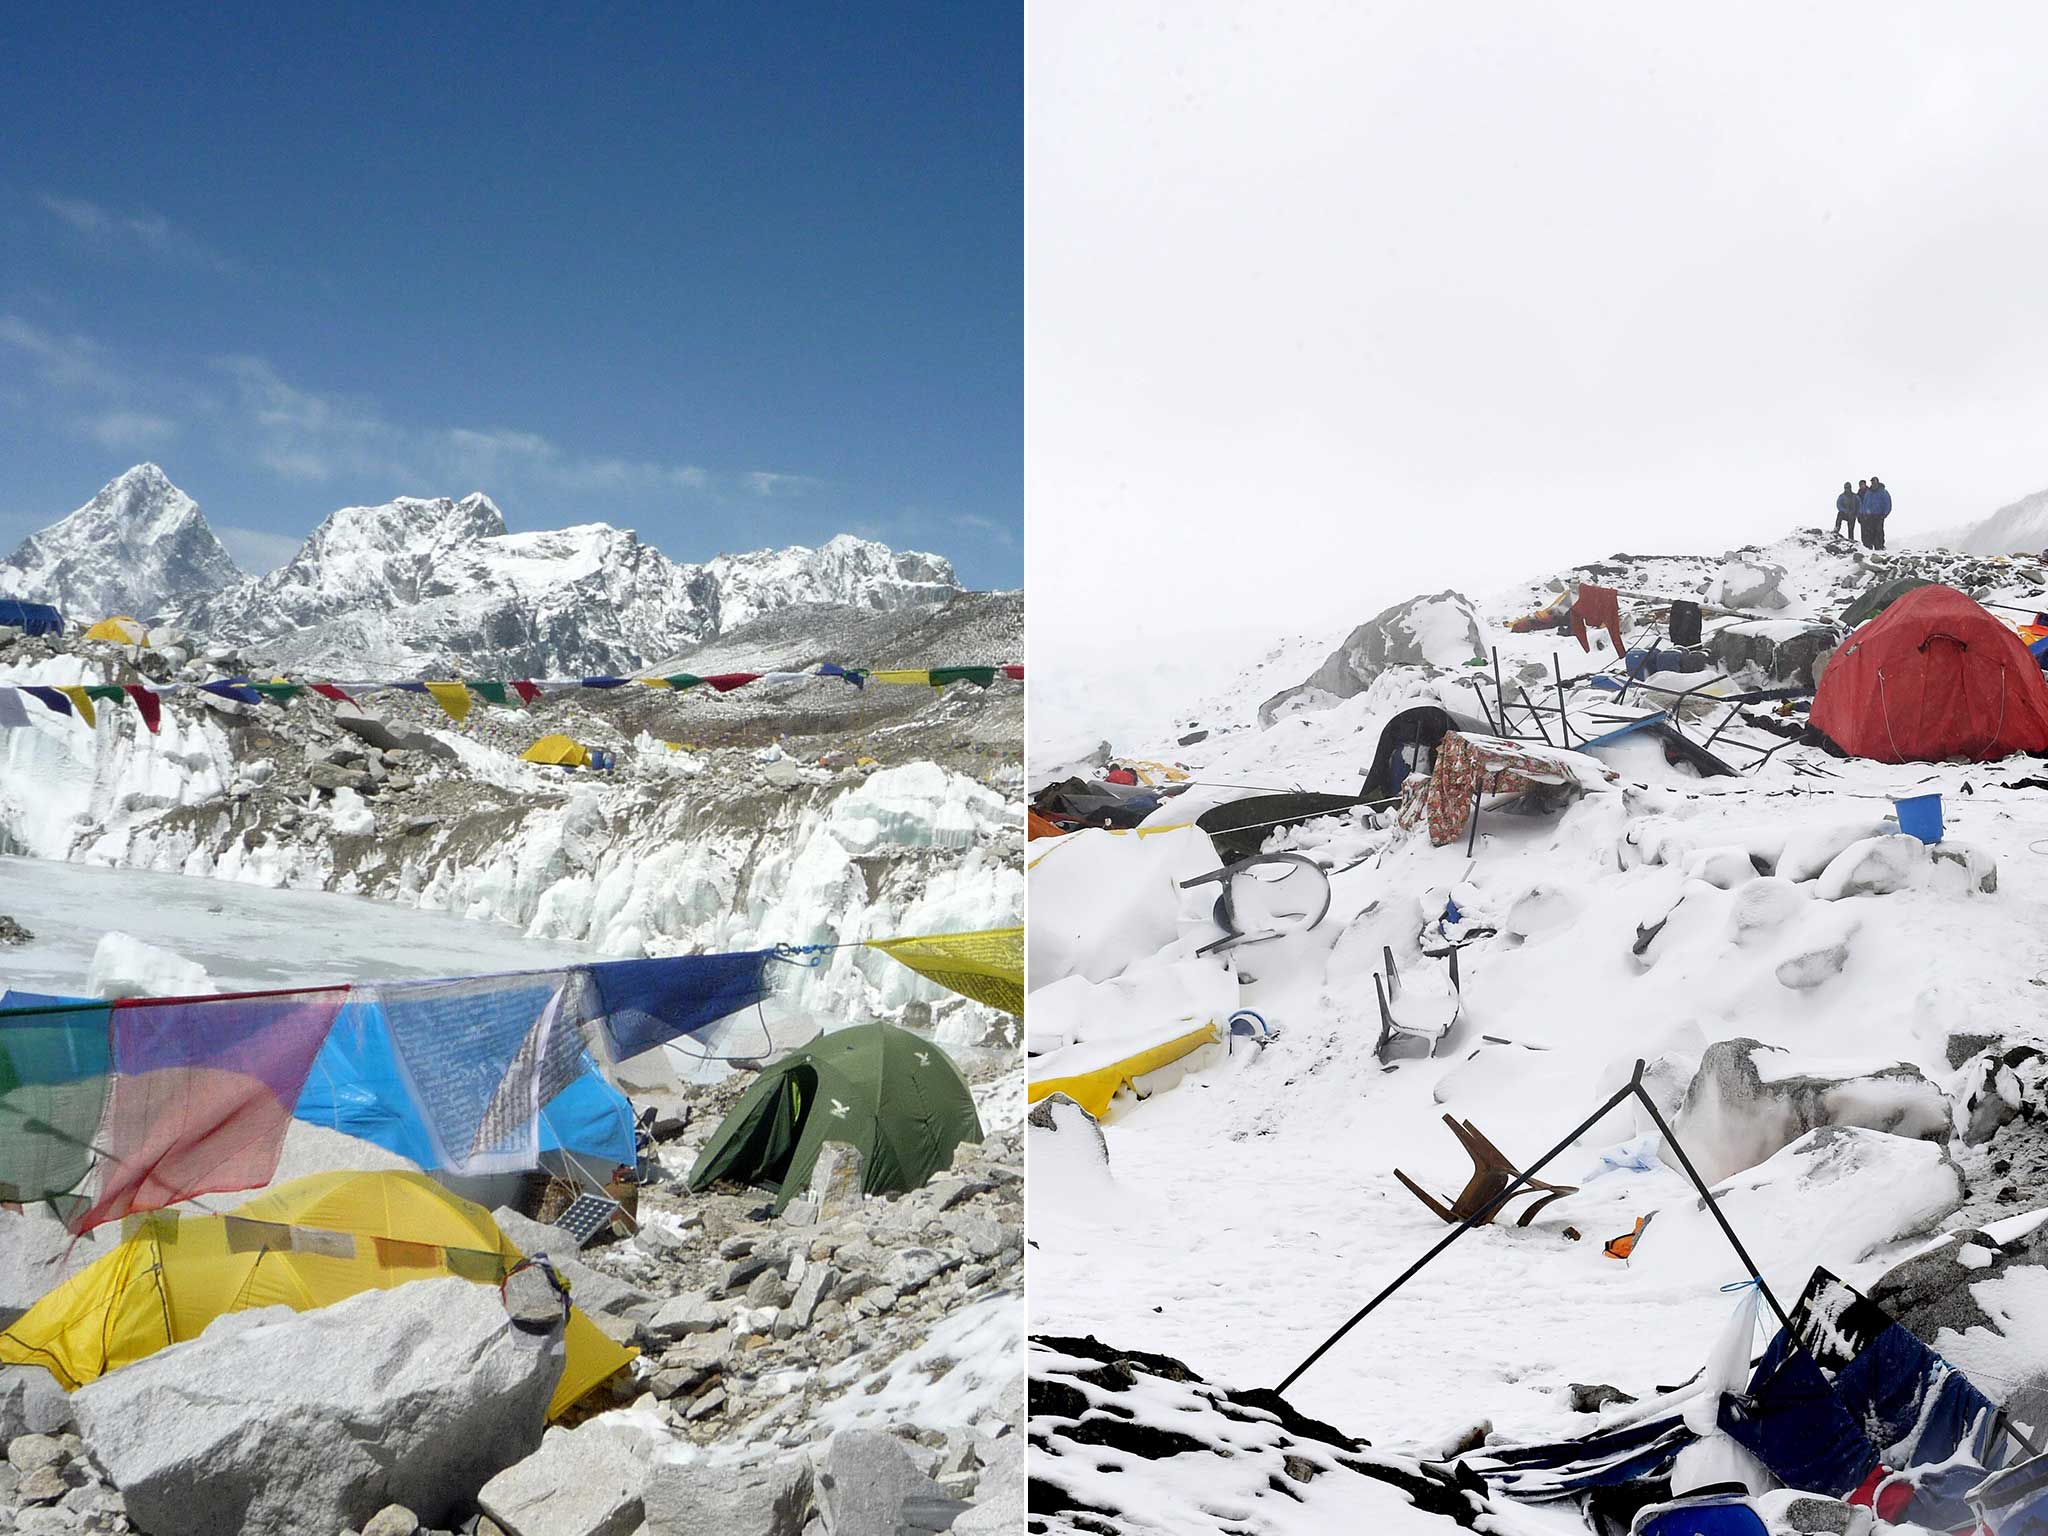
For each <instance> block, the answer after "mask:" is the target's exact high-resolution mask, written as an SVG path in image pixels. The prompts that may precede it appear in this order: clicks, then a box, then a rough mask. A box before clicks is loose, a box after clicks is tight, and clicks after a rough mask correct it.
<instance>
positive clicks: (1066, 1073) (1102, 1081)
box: [1025, 1021, 1222, 1120]
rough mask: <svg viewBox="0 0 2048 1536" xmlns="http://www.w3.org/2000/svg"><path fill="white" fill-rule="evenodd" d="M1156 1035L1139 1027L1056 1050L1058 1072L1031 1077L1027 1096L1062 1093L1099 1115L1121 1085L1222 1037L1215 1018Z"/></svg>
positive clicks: (1034, 1100) (1180, 1024)
mask: <svg viewBox="0 0 2048 1536" xmlns="http://www.w3.org/2000/svg"><path fill="white" fill-rule="evenodd" d="M1157 1034H1158V1035H1159V1038H1157V1039H1154V1040H1152V1041H1150V1042H1149V1043H1145V1042H1144V1041H1143V1039H1142V1032H1140V1033H1139V1034H1138V1035H1135V1036H1125V1037H1120V1038H1118V1039H1116V1040H1114V1041H1110V1042H1105V1043H1104V1044H1103V1045H1101V1046H1099V1047H1087V1046H1068V1047H1066V1048H1065V1049H1064V1050H1061V1051H1058V1052H1055V1053H1054V1058H1055V1060H1056V1062H1057V1068H1056V1069H1057V1072H1058V1075H1057V1076H1051V1075H1048V1076H1045V1077H1039V1078H1033V1079H1032V1080H1031V1083H1030V1086H1029V1088H1028V1089H1027V1090H1026V1092H1025V1097H1026V1098H1027V1099H1028V1100H1029V1101H1030V1102H1031V1103H1033V1104H1036V1103H1037V1102H1038V1101H1039V1100H1040V1099H1049V1098H1051V1097H1052V1096H1053V1095H1054V1094H1056V1093H1063V1094H1065V1095H1066V1096H1067V1097H1068V1098H1070V1099H1072V1100H1073V1101H1074V1102H1075V1103H1076V1104H1079V1105H1080V1106H1081V1107H1082V1108H1083V1109H1085V1110H1087V1111H1088V1113H1089V1114H1091V1115H1093V1116H1094V1117H1095V1118H1096V1119H1098V1120H1100V1119H1102V1118H1103V1116H1105V1115H1107V1114H1108V1113H1109V1106H1110V1101H1111V1100H1113V1099H1114V1098H1115V1097H1116V1096H1117V1094H1118V1093H1119V1092H1121V1091H1122V1090H1123V1089H1125V1088H1128V1087H1130V1086H1131V1085H1132V1084H1134V1083H1136V1082H1137V1081H1138V1080H1139V1079H1141V1078H1143V1077H1145V1076H1146V1074H1148V1073H1152V1072H1157V1071H1159V1070H1161V1069H1162V1068H1164V1067H1170V1066H1172V1065H1173V1064H1174V1063H1175V1062H1177V1061H1180V1060H1181V1059H1183V1058H1184V1057H1188V1056H1192V1055H1193V1054H1194V1053H1195V1052H1196V1051H1199V1050H1200V1049H1201V1048H1202V1047H1203V1046H1205V1045H1214V1044H1216V1042H1217V1041H1218V1040H1220V1039H1221V1038H1222V1036H1221V1035H1220V1034H1219V1033H1218V1031H1217V1028H1216V1026H1215V1024H1214V1023H1213V1022H1212V1023H1207V1024H1198V1025H1196V1026H1195V1027H1194V1028H1193V1029H1189V1028H1187V1027H1186V1025H1185V1021H1171V1022H1168V1023H1166V1024H1164V1026H1163V1027H1162V1028H1161V1029H1160V1030H1159V1031H1157ZM1119 1053H1121V1054H1119ZM1090 1055H1092V1056H1094V1057H1096V1058H1098V1061H1097V1062H1096V1063H1093V1064H1091V1063H1088V1062H1087V1061H1086V1060H1085V1059H1084V1058H1086V1057H1088V1056H1090ZM1050 1064H1051V1063H1048V1065H1050ZM1034 1065H1036V1063H1034Z"/></svg>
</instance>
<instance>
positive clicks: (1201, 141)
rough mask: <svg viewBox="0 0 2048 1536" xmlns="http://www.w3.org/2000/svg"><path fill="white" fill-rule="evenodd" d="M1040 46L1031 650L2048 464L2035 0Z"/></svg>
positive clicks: (1574, 554)
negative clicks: (1881, 484) (1870, 483)
mask: <svg viewBox="0 0 2048 1536" xmlns="http://www.w3.org/2000/svg"><path fill="white" fill-rule="evenodd" d="M1026 57H1027V71H1026V112H1027V124H1026V227H1025V239H1026V248H1027V266H1026V283H1027V289H1026V315H1027V318H1026V343H1027V346H1026V409H1027V414H1026V445H1025V454H1026V497H1027V500H1026V516H1027V544H1028V555H1027V562H1028V573H1029V576H1028V579H1029V593H1030V642H1031V653H1030V659H1031V665H1032V668H1033V669H1034V677H1035V678H1037V679H1040V680H1044V681H1045V682H1047V683H1048V684H1069V683H1079V682H1080V681H1081V680H1082V679H1083V677H1084V675H1085V674H1087V673H1089V672H1099V671H1100V670H1101V668H1102V666H1103V664H1104V662H1105V661H1107V662H1111V663H1114V662H1115V661H1116V659H1117V657H1118V655H1119V654H1121V655H1122V656H1123V657H1124V658H1125V660H1128V659H1129V657H1130V655H1131V654H1132V653H1133V651H1148V650H1149V651H1157V652H1162V653H1165V652H1172V651H1175V650H1176V649H1177V648H1179V647H1180V646H1181V644H1182V642H1181V640H1180V637H1181V636H1182V635H1184V634H1186V633H1188V632H1189V631H1192V630H1194V629H1196V628H1198V627H1200V626H1202V625H1204V624H1206V623H1208V622H1210V621H1211V620H1214V619H1216V618H1218V617H1220V616H1223V615H1229V616H1230V618H1231V620H1232V622H1233V623H1234V625H1236V626H1237V627H1239V628H1249V629H1253V630H1255V629H1257V628H1258V627H1260V626H1263V625H1265V624H1267V623H1269V622H1270V624H1271V625H1272V626H1273V627H1274V628H1276V629H1290V628H1291V629H1295V630H1299V629H1300V628H1302V627H1304V626H1305V625H1307V624H1310V623H1312V622H1321V623H1326V624H1340V623H1353V622H1356V621H1358V620H1360V619H1363V618H1365V617H1368V616H1369V615H1370V614H1371V613H1372V612H1373V611H1376V609H1377V608H1378V607H1380V606H1383V605H1384V603H1385V602H1386V601H1387V600H1390V599H1391V598H1397V597H1400V596H1405V595H1407V594H1408V593H1411V592H1414V591H1418V590H1425V589H1426V590H1437V589H1440V588H1442V587H1445V586H1458V587H1461V588H1464V589H1466V590H1469V591H1474V592H1476V593H1485V592H1488V591H1490V590H1494V589H1498V588H1499V587H1501V586H1503V585H1505V584H1506V583H1507V582H1508V581H1511V580H1513V579H1516V578H1518V577H1521V576H1524V575H1535V574H1538V573H1540V572H1543V571H1546V570H1549V569H1551V568H1554V567H1562V566H1566V565H1569V564H1571V563H1572V562H1575V561H1581V560H1588V559H1593V558H1597V557H1599V556H1601V555H1604V554H1607V553H1610V552H1613V551H1616V550H1622V549H1628V550H1635V551H1643V550H1679V549H1693V550H1707V551H1713V552H1718V551H1720V550H1722V549H1726V548H1728V547H1731V546H1733V545H1735V544H1739V543H1743V542H1746V541H1748V540H1752V539H1768V538H1772V537H1775V536H1777V535H1778V534H1780V533H1782V532H1783V531H1785V530H1787V529H1789V528H1791V527H1794V526H1799V525H1816V524H1822V523H1825V522H1827V521H1828V519H1829V518H1830V516H1831V514H1832V500H1833V497H1834V495H1835V493H1836V491H1837V490H1838V489H1839V488H1840V485H1841V482H1842V481H1843V480H1844V479H1861V478H1862V477H1864V476H1866V475H1869V474H1873V473H1875V474H1878V475H1881V476H1883V477H1884V479H1885V481H1886V483H1887V484H1888V485H1890V486H1891V487H1892V492H1893V496H1894V498H1895V504H1896V510H1895V513H1894V516H1893V518H1892V521H1891V537H1892V539H1893V541H1894V542H1898V541H1901V540H1905V539H1910V538H1911V537H1912V536H1914V535H1915V534H1916V533H1923V532H1927V531H1931V530H1934V529H1939V528H1944V527H1950V526H1954V525H1956V524H1958V523H1962V522H1965V521H1969V520H1973V519H1975V518H1978V517H1981V516H1983V515H1985V514H1987V513H1989V512H1990V511H1992V510H1993V509H1995V508H1996V507H1998V506H2001V505H2003V504H2005V503H2007V502H2010V501H2013V500H2015V499H2017V498H2019V497H2020V496H2023V495H2026V494H2028V493H2030V492H2033V491H2037V490H2040V489H2042V488H2043V487H2044V486H2048V366H2044V364H2048V91H2044V90H2043V88H2042V80H2041V74H2040V61H2041V60H2042V59H2043V58H2044V57H2048V8H2043V7H2040V6H2036V5H2031V4H2027V5H2022V4H2001V5H1975V6H1931V5H1930V6H1924V7H1913V8H1910V9H1909V8H1906V7H1894V6H1888V5H1869V4H1859V5H1849V4H1842V5H1835V4H1827V5H1791V4H1771V5H1751V6H1745V5H1723V6H1716V7H1710V8H1707V9H1700V8H1696V7H1668V6H1658V5H1642V4H1627V5H1622V4H1614V5H1592V4H1577V3H1575V4H1570V5H1562V4H1559V5H1543V4H1527V3H1523V4H1475V3H1461V4H1457V5H1445V4H1441V3H1426V4H1415V5H1368V4H1356V3H1343V4H1332V5H1320V4H1307V3H1295V4H1288V3H1274V0H1261V3H1257V4H1252V3H1244V4H1214V3H1209V4H1205V3H1199V0H1116V3H1114V4H1108V5H1104V4H1099V3H1094V0H1032V3H1031V5H1030V7H1029V9H1028V12H1027V18H1026ZM1236 659H1241V660H1248V659H1249V657H1239V658H1236ZM1033 692H1034V698H1033V710H1034V720H1033V726H1032V731H1033V735H1034V737H1037V736H1040V735H1041V734H1042V732H1043V731H1044V730H1045V729H1046V728H1047V727H1050V726H1052V725H1053V722H1051V721H1041V720H1039V719H1038V718H1036V712H1037V711H1038V709H1039V708H1040V703H1039V697H1040V695H1039V690H1038V689H1037V688H1036V687H1034V690H1033ZM1067 692H1068V689H1067V688H1066V687H1064V686H1056V687H1052V688H1049V689H1048V690H1047V693H1046V697H1047V698H1048V699H1056V698H1058V697H1060V696H1062V695H1064V694H1066V693H1067Z"/></svg>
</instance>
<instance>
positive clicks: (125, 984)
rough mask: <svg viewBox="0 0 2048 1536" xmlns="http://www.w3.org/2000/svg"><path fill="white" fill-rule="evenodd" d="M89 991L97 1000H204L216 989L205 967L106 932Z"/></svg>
mask: <svg viewBox="0 0 2048 1536" xmlns="http://www.w3.org/2000/svg"><path fill="white" fill-rule="evenodd" d="M85 985H86V989H87V990H88V991H90V992H91V993H92V994H93V996H95V997H110V998H122V997H203V996H205V995H206V994H208V993H210V992H212V991H213V990H214V986H213V978H212V977H211V976H209V975H207V974H206V967H205V966H203V965H200V964H199V963H198V962H197V961H193V960H187V959H186V958H185V957H184V956H182V955H179V954H174V953H173V952H172V951H170V950H168V949H164V948H162V947H160V946H158V945H155V944H150V943H147V942H145V941H144V940H142V939H138V938H136V937H135V936H134V935H133V934H128V933H107V934H102V935H101V936H100V942H99V945H98V947H96V948H95V949H94V950H93V952H92V969H91V970H90V971H88V972H87V973H86V978H85Z"/></svg>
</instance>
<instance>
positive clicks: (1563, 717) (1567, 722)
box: [1544, 651, 1572, 749]
mask: <svg viewBox="0 0 2048 1536" xmlns="http://www.w3.org/2000/svg"><path fill="white" fill-rule="evenodd" d="M1550 676H1551V678H1552V680H1553V681H1555V682H1556V684H1557V730H1558V734H1559V735H1561V736H1562V737H1564V744H1565V746H1566V748H1567V749H1569V748H1570V747H1571V744H1572V720H1571V716H1570V715H1569V714H1568V713H1567V712H1566V710H1565V707H1564V669H1563V668H1562V667H1560V666H1559V665H1558V664H1557V652H1555V651H1552V652H1551V653H1550ZM1544 739H1545V740H1548V739H1549V738H1548V737H1545V738H1544Z"/></svg>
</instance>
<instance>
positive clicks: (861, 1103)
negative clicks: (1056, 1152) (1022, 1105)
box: [688, 1023, 981, 1211]
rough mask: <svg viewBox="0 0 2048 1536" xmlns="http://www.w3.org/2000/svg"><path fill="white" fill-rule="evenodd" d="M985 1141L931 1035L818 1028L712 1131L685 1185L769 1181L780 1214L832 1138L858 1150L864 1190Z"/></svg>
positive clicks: (922, 1173)
mask: <svg viewBox="0 0 2048 1536" xmlns="http://www.w3.org/2000/svg"><path fill="white" fill-rule="evenodd" d="M980 1140H981V1119H980V1117H979V1116H978V1115H976V1113H975V1111H974V1096H973V1094H971V1093H969V1092H968V1089H967V1084H966V1082H965V1081H964V1080H963V1079H962V1078H961V1076H960V1072H959V1069H958V1068H956V1067H955V1066H954V1065H953V1063H952V1061H951V1060H949V1059H948V1057H947V1056H946V1053H945V1052H944V1051H942V1050H940V1049H939V1048H938V1047H937V1046H936V1045H933V1044H932V1043H931V1042H930V1041H929V1040H924V1039H921V1038H920V1037H918V1036H916V1035H913V1034H912V1033H911V1032H910V1031H909V1030H907V1029H899V1028H897V1027H896V1026H895V1025H894V1024H883V1023H874V1024H857V1025H855V1026H853V1027H852V1028H850V1029H841V1030H834V1031H833V1032H832V1033H830V1034H827V1035H821V1036H820V1037H819V1038H818V1039H816V1040H813V1041H812V1042H811V1043H810V1044H809V1045H806V1046H802V1047H800V1048H798V1049H797V1050H794V1051H791V1052H790V1053H789V1054H788V1055H787V1056H785V1057H783V1058H782V1059H781V1060H780V1061H778V1062H776V1063H774V1064H773V1065H772V1066H770V1067H768V1068H767V1069H766V1070H765V1071H763V1072H762V1073H761V1076H760V1078H759V1079H758V1080H757V1081H756V1082H755V1083H754V1085H753V1087H751V1088H749V1089H748V1090H747V1091H746V1093H745V1094H744V1095H743V1096H742V1097H741V1099H740V1101H739V1103H738V1104H736V1105H734V1106H733V1110H732V1113H731V1114H729V1115H727V1116H726V1117H725V1120H724V1123H723V1124H721V1125H720V1126H719V1127H718V1129H717V1130H716V1131H714V1132H713V1133H712V1136H711V1140H710V1141H708V1142H706V1143H705V1145H704V1150H703V1151H702V1152H701V1153H699V1154H698V1157H697V1162H696V1165H695V1166H694V1167H692V1168H691V1169H690V1177H689V1180H688V1184H689V1187H690V1188H691V1189H693V1190H701V1189H705V1188H707V1187H709V1186H710V1185H711V1184H712V1183H713V1182H714V1181H716V1180H719V1179H734V1180H738V1181H740V1182H742V1183H749V1184H761V1185H773V1186H774V1187H775V1189H776V1196H775V1209H776V1210H777V1211H780V1210H781V1209H782V1208H783V1207H784V1206H786V1205H787V1204H789V1202H790V1201H791V1200H792V1199H794V1198H795V1197H796V1196H797V1195H798V1194H800V1193H801V1192H802V1191H803V1190H804V1188H805V1187H806V1186H807V1185H808V1184H809V1182H810V1177H811V1169H812V1166H813V1165H814V1164H815V1163H816V1162H817V1160H818V1153H819V1151H820V1150H821V1149H822V1148H823V1147H824V1145H825V1143H826V1142H828V1141H844V1142H849V1143H851V1144H852V1145H853V1146H854V1147H856V1148H857V1149H858V1150H859V1152H860V1155H861V1189H862V1191H863V1192H864V1193H866V1194H871V1195H873V1194H881V1193H883V1192H885V1191H889V1190H905V1189H916V1188H918V1187H919V1186H920V1185H922V1184H923V1183H924V1182H925V1181H926V1180H927V1179H929V1178H930V1177H931V1176H932V1175H933V1174H935V1173H937V1172H939V1171H940V1170H941V1169H943V1168H944V1167H946V1166H947V1164H948V1163H950V1162H951V1161H952V1157H953V1149H954V1148H955V1147H957V1146H959V1145H960V1143H961V1142H963V1141H980Z"/></svg>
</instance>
